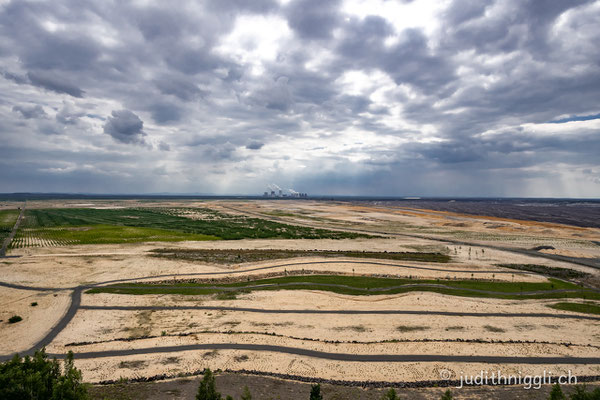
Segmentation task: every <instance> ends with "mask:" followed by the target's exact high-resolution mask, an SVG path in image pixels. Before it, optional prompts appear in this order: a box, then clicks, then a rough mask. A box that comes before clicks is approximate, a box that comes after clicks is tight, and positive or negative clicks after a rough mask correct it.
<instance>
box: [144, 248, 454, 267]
mask: <svg viewBox="0 0 600 400" xmlns="http://www.w3.org/2000/svg"><path fill="white" fill-rule="evenodd" d="M152 255H153V256H155V257H163V258H170V259H178V260H187V261H201V262H208V263H215V264H239V263H246V262H257V261H264V260H279V259H284V258H293V257H351V258H376V259H383V260H397V261H425V262H437V263H445V262H449V261H450V257H449V256H448V255H446V254H441V253H417V252H375V251H329V250H239V249H227V250H213V249H206V250H205V249H202V250H196V249H154V250H152Z"/></svg>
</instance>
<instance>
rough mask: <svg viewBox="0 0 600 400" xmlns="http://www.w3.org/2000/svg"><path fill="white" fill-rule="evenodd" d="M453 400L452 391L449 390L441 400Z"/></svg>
mask: <svg viewBox="0 0 600 400" xmlns="http://www.w3.org/2000/svg"><path fill="white" fill-rule="evenodd" d="M453 398H454V396H452V392H451V391H450V389H448V390H446V391H445V392H444V394H443V395H442V397H441V400H452V399H453Z"/></svg>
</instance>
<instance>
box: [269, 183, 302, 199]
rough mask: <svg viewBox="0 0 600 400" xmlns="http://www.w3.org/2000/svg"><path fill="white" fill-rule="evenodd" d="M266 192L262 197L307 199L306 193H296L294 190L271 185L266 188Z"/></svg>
mask: <svg viewBox="0 0 600 400" xmlns="http://www.w3.org/2000/svg"><path fill="white" fill-rule="evenodd" d="M267 188H268V189H269V190H268V191H266V192H264V194H263V197H308V194H307V193H300V192H296V191H295V190H294V189H286V190H284V189H282V188H280V187H279V186H277V185H276V184H274V183H272V184H270V185H268V186H267Z"/></svg>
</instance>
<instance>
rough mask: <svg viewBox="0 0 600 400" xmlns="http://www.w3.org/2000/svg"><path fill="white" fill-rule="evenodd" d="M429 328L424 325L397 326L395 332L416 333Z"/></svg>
mask: <svg viewBox="0 0 600 400" xmlns="http://www.w3.org/2000/svg"><path fill="white" fill-rule="evenodd" d="M429 329H430V328H429V327H428V326H425V325H398V326H397V327H396V330H397V331H398V332H402V333H406V332H418V331H426V330H429Z"/></svg>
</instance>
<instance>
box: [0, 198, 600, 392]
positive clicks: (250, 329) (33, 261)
mask: <svg viewBox="0 0 600 400" xmlns="http://www.w3.org/2000/svg"><path fill="white" fill-rule="evenodd" d="M139 205H140V204H139V203H136V202H134V201H131V202H93V203H89V204H88V203H86V205H82V204H81V203H80V202H79V203H78V202H70V203H69V204H68V206H73V207H83V206H93V207H103V208H114V207H122V206H139ZM163 205H164V204H163ZM171 205H172V206H175V205H177V203H173V204H171ZM28 206H29V205H28ZM31 206H32V207H35V206H40V207H43V206H46V207H47V206H48V205H47V204H45V205H44V203H43V202H39V204H32V205H31ZM55 206H60V204H55ZM63 206H64V204H63ZM187 206H190V207H192V206H199V207H211V208H214V209H218V210H222V211H223V212H231V213H233V212H240V211H232V210H231V208H229V207H231V206H234V208H239V209H240V210H242V211H241V212H259V213H268V212H271V213H273V212H275V211H277V210H281V209H282V203H281V202H247V203H240V202H237V203H231V202H227V204H225V203H220V202H197V203H193V204H186V207H187ZM285 207H286V209H285V211H286V212H289V213H297V216H294V217H285V220H286V221H297V222H298V223H303V224H309V225H311V226H323V227H326V226H332V227H335V228H343V227H348V228H352V229H355V228H358V229H366V230H373V231H378V230H385V231H388V232H391V233H394V232H401V231H402V230H403V229H405V230H408V232H409V233H410V232H418V233H419V234H425V233H426V234H428V235H430V236H431V237H435V238H438V237H443V236H444V235H447V237H448V238H455V237H457V236H460V235H463V234H460V235H459V234H457V233H455V232H454V231H455V230H461V231H468V233H469V234H470V235H475V236H473V237H476V236H477V235H480V234H481V237H480V238H479V239H473V240H471V239H469V240H471V242H473V243H479V244H480V246H479V247H478V246H477V245H471V246H465V245H461V246H459V245H454V244H451V243H443V242H440V241H435V240H428V239H425V238H422V237H419V238H414V237H412V238H411V237H402V236H391V237H388V238H373V239H354V240H237V241H210V242H181V243H144V244H128V245H94V246H91V245H81V246H64V247H38V248H27V249H19V250H14V251H12V252H11V255H18V256H20V257H18V258H10V259H3V260H0V276H2V279H1V280H2V282H6V283H13V284H20V285H31V286H39V287H51V288H64V289H65V290H61V291H56V292H35V291H25V290H18V289H11V288H7V287H3V286H0V298H1V304H2V310H1V311H0V319H2V320H4V322H2V323H0V338H2V339H3V340H1V341H0V353H1V354H10V353H12V352H15V351H23V350H26V349H28V348H29V347H31V346H32V345H33V344H34V343H36V342H37V341H38V340H40V339H41V338H42V337H43V336H44V335H45V334H46V333H47V332H48V331H49V330H50V329H51V327H52V326H54V325H55V324H56V323H57V322H58V321H59V320H60V318H61V317H62V316H63V315H64V314H65V312H66V310H67V308H68V306H69V295H70V293H71V290H68V289H69V288H73V287H76V286H78V285H83V284H94V283H99V282H106V281H111V280H123V279H133V278H136V279H139V278H144V279H145V280H157V279H158V280H168V279H173V275H177V278H178V279H181V278H215V279H218V278H220V277H227V276H236V277H242V278H244V279H245V278H246V277H252V276H260V275H262V274H265V273H284V272H285V271H288V272H291V271H302V270H303V269H304V270H310V271H323V272H334V273H343V274H356V275H359V274H360V275H392V276H399V277H409V276H410V277H412V278H422V279H438V278H439V279H447V278H450V279H454V278H457V279H471V278H472V277H474V278H478V279H486V280H491V279H493V280H496V281H501V280H502V281H516V282H519V281H523V282H525V281H527V282H540V281H544V280H545V279H546V278H544V277H543V276H540V275H535V274H525V273H520V272H519V271H514V270H506V269H503V268H500V267H497V266H496V265H495V264H501V263H505V264H509V263H522V264H527V263H530V264H543V265H547V266H552V267H563V268H572V269H577V270H580V271H584V272H589V273H592V274H595V275H596V276H597V275H598V272H597V270H595V269H592V268H589V267H585V266H580V265H574V264H571V263H568V262H563V261H556V260H548V259H540V258H538V257H534V256H529V255H523V254H515V253H510V252H506V251H502V250H497V249H491V248H487V247H485V248H484V246H485V245H486V244H494V245H502V246H511V247H521V248H530V247H532V246H534V245H538V244H546V243H552V244H553V246H554V247H556V249H555V250H552V251H551V252H554V253H555V254H564V255H569V256H574V257H587V258H595V257H600V246H595V247H594V245H590V244H588V242H586V240H598V238H600V234H599V231H598V230H597V229H588V228H576V227H565V226H561V225H557V224H544V223H529V222H515V221H513V220H499V219H486V218H484V217H473V216H463V215H453V214H451V213H441V212H430V211H422V210H396V209H394V210H385V209H380V208H375V207H359V206H353V205H348V204H341V205H340V204H336V203H319V202H312V201H311V202H286V203H285ZM274 217H275V216H274ZM308 217H311V218H308ZM414 227H419V228H418V229H417V228H414ZM490 233H493V234H494V235H495V236H494V237H493V238H491V236H490ZM486 235H487V236H486ZM502 235H506V236H505V237H504V239H502ZM461 237H462V236H461ZM492 239H493V240H492ZM164 247H168V248H174V249H177V248H181V249H223V250H226V249H290V250H314V249H319V250H368V251H445V252H448V254H449V255H451V256H452V261H451V262H450V263H447V264H438V263H422V262H409V261H403V262H398V261H391V260H369V259H359V260H352V259H347V258H335V259H332V258H322V257H302V258H293V259H284V260H271V261H262V262H255V263H246V264H239V265H232V266H227V265H209V264H204V263H195V262H186V261H174V260H169V259H163V258H155V257H150V256H149V255H148V252H149V251H150V250H152V249H156V248H164ZM469 248H470V250H471V251H470V253H469ZM482 249H484V251H482ZM349 261H360V262H361V263H362V264H352V263H349ZM309 262H310V263H314V262H320V263H321V264H309V265H301V263H309ZM369 262H373V263H375V262H379V263H385V264H392V265H376V264H368V263H369ZM294 264H297V265H294ZM274 266H275V268H269V269H265V270H258V271H245V270H246V269H254V268H260V267H274ZM409 267H413V268H409ZM427 268H432V269H427ZM434 269H440V270H441V271H438V270H434ZM461 270H465V271H467V272H460V271H461ZM244 271H245V272H244ZM481 271H489V272H485V273H478V272H481ZM503 271H510V273H506V274H504V273H501V272H503ZM199 273H219V275H209V276H195V275H193V274H199ZM471 274H473V276H472V275H471ZM157 276H158V277H157ZM55 295H56V296H55ZM34 301H37V302H38V306H37V307H32V306H30V303H31V302H34ZM556 301H557V300H523V301H514V300H500V299H479V298H465V297H456V296H446V295H440V294H435V293H428V292H411V293H406V294H399V295H383V296H346V295H339V294H334V293H328V292H320V291H300V290H294V291H291V290H280V291H264V292H261V291H258V292H252V293H249V294H242V295H240V296H239V297H238V298H237V299H236V300H216V299H215V297H214V296H176V295H144V296H131V295H112V294H93V295H92V294H85V293H84V294H83V295H82V298H81V304H82V305H83V306H109V307H110V306H135V307H139V306H198V305H201V306H227V307H238V308H239V307H248V308H258V309H279V310H297V309H309V310H361V311H365V312H366V313H365V314H358V315H343V314H267V313H251V312H243V311H207V310H161V311H150V310H146V311H144V310H131V311H123V310H86V309H80V310H78V311H77V313H76V314H75V316H74V318H73V319H72V320H71V321H70V322H69V323H68V325H67V326H66V328H65V329H64V330H62V332H60V333H59V334H58V336H57V337H56V338H55V339H54V340H53V341H52V343H51V344H50V345H49V346H48V351H49V352H52V353H65V352H66V351H68V350H69V349H72V350H73V351H75V352H76V353H77V352H89V351H105V350H121V349H144V348H153V347H156V346H171V345H186V344H198V343H255V344H270V345H279V346H291V347H298V348H304V349H312V350H318V351H325V352H334V353H350V354H442V355H482V356H490V355H502V356H518V357H528V356H531V357H540V356H561V357H562V356H573V357H600V350H599V348H598V347H597V346H598V344H599V343H600V321H597V320H586V319H560V318H556V317H546V318H541V317H527V316H523V317H502V316H488V317H475V316H468V315H463V316H444V315H430V314H426V312H428V311H434V312H464V313H546V314H552V315H578V314H576V313H570V312H564V311H557V310H553V309H550V308H548V307H547V305H548V304H552V303H555V302H556ZM372 310H402V311H415V312H423V314H420V315H408V314H401V315H397V314H395V315H377V314H368V312H369V311H372ZM11 315H21V316H22V317H23V321H22V322H20V323H17V324H7V323H6V320H7V319H8V318H9V317H10V316H11ZM399 327H400V329H399ZM406 327H409V328H411V327H412V328H415V327H416V328H420V330H410V329H408V330H407V329H406ZM459 328H460V329H459ZM203 331H211V332H212V331H214V332H217V333H203ZM163 332H164V335H165V336H161V335H162V334H163ZM219 332H220V333H219ZM182 333H183V334H188V333H189V334H190V335H188V336H183V337H178V336H173V335H178V334H182ZM261 333H263V334H261ZM264 333H275V334H277V335H278V336H271V335H265V334H264ZM140 336H157V337H156V338H148V339H137V340H133V341H115V340H114V339H122V338H135V337H140ZM302 338H305V339H312V340H301V339H302ZM422 339H428V340H434V342H422V341H420V340H422ZM457 339H461V340H467V342H456V340H457ZM390 340H395V341H397V342H391V343H337V344H335V343H327V342H326V341H340V342H352V341H357V342H378V341H390ZM436 340H437V342H436ZM441 340H454V342H440V341H441ZM473 340H483V341H500V342H507V341H525V342H529V343H474V342H472V341H473ZM73 342H101V343H95V344H88V345H80V346H66V345H67V344H69V343H73ZM533 342H538V343H533ZM539 342H548V343H539ZM565 342H568V343H572V345H570V346H565V345H564V344H563V343H565ZM77 365H78V366H79V367H80V368H82V369H83V372H84V378H85V380H86V381H92V382H96V381H101V380H106V379H119V378H120V377H127V378H129V377H142V376H152V375H156V374H162V373H166V374H177V373H182V372H193V371H196V370H201V369H203V368H205V367H210V368H212V369H217V368H221V369H227V368H231V369H238V370H239V369H248V370H257V371H265V372H277V373H287V374H294V375H302V376H310V377H322V378H329V379H342V380H386V381H415V380H424V379H439V376H440V370H442V369H448V370H450V371H452V372H453V373H454V374H455V375H458V374H460V373H461V371H462V372H463V373H478V372H479V371H481V370H490V371H491V370H496V369H498V368H500V369H501V370H502V371H503V372H506V373H517V372H518V371H521V372H523V373H539V372H541V371H543V370H544V369H545V370H549V369H551V370H552V372H553V373H560V372H566V371H568V370H569V369H570V370H572V371H575V372H576V373H577V374H580V375H584V374H585V375H600V366H599V365H560V366H558V367H557V366H552V365H549V366H543V365H519V364H514V365H513V364H510V365H507V364H498V365H496V364H488V363H469V364H466V363H440V362H390V363H383V362H379V363H374V362H351V361H343V362H341V361H331V360H324V359H318V358H312V357H306V356H295V355H289V354H282V353H273V352H262V351H241V350H218V351H211V350H197V351H181V352H172V353H156V354H146V355H142V354H139V355H130V356H119V357H106V358H96V359H80V360H77Z"/></svg>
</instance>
